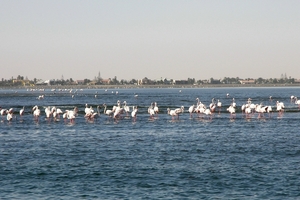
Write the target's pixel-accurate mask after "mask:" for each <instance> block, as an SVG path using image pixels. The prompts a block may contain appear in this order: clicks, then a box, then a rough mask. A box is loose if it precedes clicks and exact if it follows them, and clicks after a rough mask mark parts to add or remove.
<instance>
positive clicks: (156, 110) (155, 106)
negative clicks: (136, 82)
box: [153, 102, 159, 115]
mask: <svg viewBox="0 0 300 200" xmlns="http://www.w3.org/2000/svg"><path fill="white" fill-rule="evenodd" d="M153 110H154V113H155V114H156V115H158V112H159V109H158V106H157V103H156V102H154V108H153Z"/></svg>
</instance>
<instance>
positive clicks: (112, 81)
mask: <svg viewBox="0 0 300 200" xmlns="http://www.w3.org/2000/svg"><path fill="white" fill-rule="evenodd" d="M219 84H220V86H221V85H228V86H229V85H232V84H234V85H239V84H240V85H257V84H259V85H265V86H267V85H274V84H276V85H278V84H285V85H293V84H294V85H299V84H300V79H295V78H292V77H287V75H286V74H285V75H283V74H282V75H281V77H280V78H268V79H265V78H257V79H253V78H247V79H241V78H239V77H224V78H222V79H215V78H210V79H205V80H196V79H195V78H187V79H181V80H176V79H167V78H160V79H159V80H157V79H156V80H153V79H149V78H147V77H144V78H141V79H131V80H124V79H121V80H118V79H117V77H116V76H115V77H113V78H107V79H104V78H101V76H100V72H99V74H98V76H95V78H94V79H92V80H91V79H82V80H73V79H72V78H69V79H64V77H63V76H62V77H61V79H49V80H42V79H38V78H34V79H33V80H29V79H28V78H27V77H24V76H21V75H18V76H17V77H16V78H14V77H12V78H11V79H9V80H6V79H3V78H2V80H1V81H0V87H22V86H23V87H34V86H43V85H44V86H80V85H81V86H96V85H103V86H105V85H107V86H108V85H128V86H130V85H136V86H137V85H138V86H146V85H166V86H167V85H194V86H197V85H198V86H203V85H207V86H209V85H219Z"/></svg>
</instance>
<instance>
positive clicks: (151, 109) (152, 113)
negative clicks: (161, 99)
mask: <svg viewBox="0 0 300 200" xmlns="http://www.w3.org/2000/svg"><path fill="white" fill-rule="evenodd" d="M148 113H149V115H150V118H153V117H154V115H155V111H154V108H153V103H151V105H150V106H149V108H148Z"/></svg>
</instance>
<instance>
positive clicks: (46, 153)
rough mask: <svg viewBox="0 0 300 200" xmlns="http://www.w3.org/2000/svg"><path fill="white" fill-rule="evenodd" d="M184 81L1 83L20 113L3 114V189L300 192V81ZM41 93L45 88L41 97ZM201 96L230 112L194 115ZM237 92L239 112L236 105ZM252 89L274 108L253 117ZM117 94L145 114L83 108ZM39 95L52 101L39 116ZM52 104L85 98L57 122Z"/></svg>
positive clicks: (1, 95)
mask: <svg viewBox="0 0 300 200" xmlns="http://www.w3.org/2000/svg"><path fill="white" fill-rule="evenodd" d="M180 90H181V92H180V91H179V89H118V90H116V89H115V90H108V91H105V90H103V89H102V90H101V89H99V90H82V91H81V90H78V91H76V90H72V91H58V90H56V91H50V90H49V91H48V90H45V91H26V90H0V105H1V107H2V108H11V107H12V108H14V110H15V111H14V114H15V116H17V118H14V119H13V121H12V122H7V121H6V119H5V118H3V119H2V121H1V123H0V160H1V162H0V198H1V199H40V198H43V199H93V198H97V199H160V198H161V199H296V198H299V196H300V179H299V176H300V162H299V161H300V136H299V135H300V134H299V132H300V131H299V120H300V111H299V109H298V107H297V105H295V104H294V103H291V101H290V96H291V95H295V96H297V95H299V91H300V89H299V88H211V89H209V88H202V89H185V88H181V89H180ZM116 91H118V94H116ZM227 93H229V97H227V96H226V94H227ZM41 94H44V95H45V98H44V99H43V100H38V99H37V97H38V96H39V95H41ZM95 94H96V95H97V98H95ZM72 95H74V98H72V97H71V96H72ZM135 95H138V97H137V98H136V97H135ZM270 96H272V99H273V101H270V98H269V97H270ZM197 97H198V98H200V100H201V101H202V102H203V103H205V104H206V105H208V104H209V103H210V102H211V99H212V98H215V99H220V100H221V101H222V103H223V106H222V110H221V112H220V114H219V113H218V112H216V113H214V115H213V117H212V119H209V118H208V117H206V116H204V117H203V118H202V117H201V118H198V117H197V116H196V115H194V118H193V119H191V118H190V116H189V113H188V112H187V109H188V107H189V106H190V105H192V104H195V103H196V101H195V99H196V98H197ZM233 97H234V98H235V101H236V103H237V107H238V108H237V114H236V116H235V117H234V118H232V117H231V116H230V114H229V113H228V112H227V111H226V108H227V107H228V106H229V105H230V103H231V102H232V98H233ZM249 97H250V98H252V101H253V102H254V103H258V104H260V103H263V104H264V105H272V106H273V110H274V113H273V114H272V115H271V116H270V117H269V115H267V114H265V116H264V117H262V118H258V117H257V114H255V115H254V116H251V117H249V118H245V116H244V114H242V113H241V111H240V106H241V105H242V104H244V103H245V102H246V101H247V99H248V98H249ZM117 100H121V102H122V101H127V104H128V105H130V106H132V105H138V108H139V111H138V115H137V119H136V121H133V120H132V119H131V118H130V117H126V115H123V116H124V118H123V119H121V120H116V121H115V120H111V119H109V118H108V116H105V115H103V114H102V112H103V109H101V116H100V118H99V119H97V120H95V121H86V119H85V118H84V117H83V116H84V108H85V104H86V103H87V104H88V105H91V106H93V108H94V109H95V108H96V106H97V105H102V104H103V103H106V104H107V105H108V107H109V108H111V107H112V106H113V105H115V104H116V102H117ZM277 100H278V101H282V102H284V103H285V107H286V108H285V112H284V113H283V114H282V115H278V113H277V112H276V111H275V107H274V106H275V102H276V101H277ZM151 102H157V103H158V106H159V108H160V113H159V115H158V117H155V118H154V119H151V118H150V117H149V116H148V113H147V109H148V107H149V105H150V103H151ZM34 105H38V106H39V107H40V109H41V110H42V117H40V119H39V121H35V120H34V119H33V117H32V114H31V108H32V107H33V106H34ZM181 105H183V106H185V109H186V111H185V113H184V114H182V115H181V116H180V117H179V120H177V119H174V120H172V118H171V116H168V115H167V108H168V107H169V108H171V109H174V108H177V107H180V106H181ZM23 106H25V111H26V113H25V115H24V116H23V117H22V118H21V117H19V116H18V111H19V110H20V109H21V108H22V107H23ZM45 106H56V107H58V108H61V109H62V110H65V109H73V108H74V106H77V107H78V108H79V114H78V116H77V118H76V119H75V122H74V123H70V122H69V121H64V120H63V119H62V118H61V119H60V121H58V122H53V121H49V120H45V114H44V109H43V107H45ZM0 117H1V116H0Z"/></svg>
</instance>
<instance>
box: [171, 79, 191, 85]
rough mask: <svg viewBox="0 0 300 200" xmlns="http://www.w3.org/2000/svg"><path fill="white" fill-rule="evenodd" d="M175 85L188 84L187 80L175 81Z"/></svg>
mask: <svg viewBox="0 0 300 200" xmlns="http://www.w3.org/2000/svg"><path fill="white" fill-rule="evenodd" d="M173 84H175V85H185V84H188V81H187V80H173Z"/></svg>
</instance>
